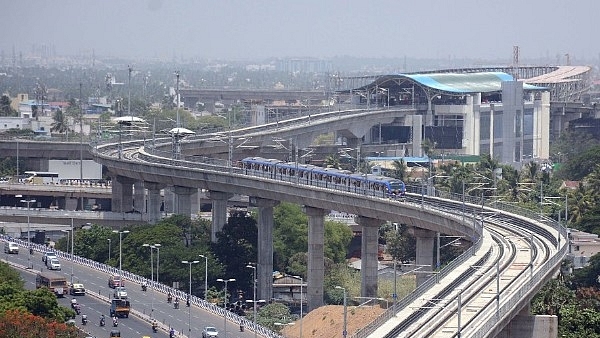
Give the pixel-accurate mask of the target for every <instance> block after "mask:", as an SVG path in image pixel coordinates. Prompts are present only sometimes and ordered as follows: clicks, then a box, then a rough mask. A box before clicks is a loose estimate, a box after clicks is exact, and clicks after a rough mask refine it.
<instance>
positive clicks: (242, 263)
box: [212, 212, 258, 290]
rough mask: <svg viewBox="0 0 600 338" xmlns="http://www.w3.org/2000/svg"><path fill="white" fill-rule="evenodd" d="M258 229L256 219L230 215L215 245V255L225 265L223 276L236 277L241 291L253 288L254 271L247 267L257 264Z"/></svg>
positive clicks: (241, 214) (236, 285)
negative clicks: (249, 264) (253, 263)
mask: <svg viewBox="0 0 600 338" xmlns="http://www.w3.org/2000/svg"><path fill="white" fill-rule="evenodd" d="M257 241H258V228H257V226H256V219H254V218H253V217H251V216H250V215H248V214H246V212H238V213H232V214H230V216H229V218H228V220H227V223H226V224H225V225H224V226H223V229H222V230H221V231H220V232H218V233H217V243H213V246H212V248H213V253H214V254H215V256H216V257H217V258H218V259H219V260H220V261H221V262H224V263H225V268H224V271H223V274H224V275H223V276H220V277H219V278H232V277H231V276H236V277H235V278H236V279H237V280H236V282H235V287H237V288H238V289H240V290H249V289H251V288H252V271H250V269H248V268H247V267H246V265H248V263H252V262H256V257H257V249H256V243H257Z"/></svg>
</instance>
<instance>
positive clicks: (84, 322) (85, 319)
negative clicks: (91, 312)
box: [81, 315, 88, 325]
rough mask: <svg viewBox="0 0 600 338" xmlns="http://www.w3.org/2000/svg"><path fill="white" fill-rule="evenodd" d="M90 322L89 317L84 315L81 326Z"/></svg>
mask: <svg viewBox="0 0 600 338" xmlns="http://www.w3.org/2000/svg"><path fill="white" fill-rule="evenodd" d="M87 322H88V319H87V316H86V315H83V316H81V325H86V324H87Z"/></svg>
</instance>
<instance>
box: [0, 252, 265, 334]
mask: <svg viewBox="0 0 600 338" xmlns="http://www.w3.org/2000/svg"><path fill="white" fill-rule="evenodd" d="M28 256H29V255H28V254H27V252H26V250H21V251H20V253H19V254H18V255H8V254H5V253H2V259H3V260H4V261H8V262H11V263H13V264H17V265H20V266H23V267H25V266H28V264H29V266H30V267H31V266H33V269H28V270H21V271H23V272H22V275H23V276H24V277H25V280H26V285H27V287H28V288H35V273H37V272H38V271H40V270H46V267H45V266H44V263H43V262H42V260H41V257H42V255H41V253H40V252H35V254H34V255H33V256H31V257H28ZM28 258H31V259H30V260H28ZM61 265H62V270H61V271H58V273H60V274H63V275H65V276H66V277H67V280H68V281H70V280H71V271H73V281H74V282H81V283H83V284H84V286H85V288H86V290H87V291H88V294H87V295H86V296H77V297H74V298H76V299H77V300H78V302H79V303H81V304H82V314H86V315H87V316H88V319H89V321H90V322H89V323H88V324H87V325H86V326H84V327H82V325H81V316H77V318H76V324H77V326H79V327H82V329H83V330H85V331H86V332H89V333H90V334H91V335H92V336H95V337H108V336H109V332H110V330H111V329H113V327H112V325H111V324H112V322H111V320H110V318H109V308H110V306H109V303H108V301H107V299H108V297H112V295H113V289H111V288H109V287H108V283H107V282H108V277H109V275H108V274H106V273H104V272H101V271H99V270H97V269H93V268H90V267H86V266H83V265H80V264H74V265H73V264H72V263H71V262H70V261H69V260H67V259H61ZM125 287H126V288H127V293H128V298H129V299H130V301H131V307H132V315H130V316H129V318H121V319H119V326H118V329H119V330H120V331H121V335H122V336H123V337H143V336H149V337H153V338H154V337H168V332H167V329H168V328H169V327H173V328H174V329H175V330H176V331H177V333H178V334H179V335H178V337H183V336H187V337H201V332H202V329H203V328H204V327H205V326H215V327H216V328H217V329H218V330H219V333H220V334H219V337H228V338H250V337H254V333H253V332H250V331H249V330H245V332H240V331H239V324H237V323H232V322H230V321H227V336H225V335H223V332H224V324H225V320H224V318H223V317H222V316H217V315H215V314H212V313H210V312H207V311H202V310H200V309H199V308H198V307H196V306H192V307H191V308H188V307H186V306H185V301H183V302H181V303H180V308H179V309H174V308H173V305H172V304H167V302H166V295H165V294H163V293H161V292H157V291H153V290H151V289H150V288H148V291H146V292H143V291H142V290H141V286H140V285H139V284H135V283H133V282H131V281H128V280H126V281H125ZM71 298H73V296H68V297H65V298H59V302H60V303H61V304H62V305H64V306H67V307H69V306H70V299H71ZM190 310H191V311H190ZM133 312H139V313H140V315H139V316H138V315H135V314H133ZM102 314H104V315H105V317H106V324H107V325H106V326H104V327H100V326H99V319H100V316H101V315H102ZM151 317H152V318H155V319H157V321H158V322H159V323H160V325H161V327H162V329H161V330H160V331H159V332H158V333H153V332H152V328H151V325H150V322H149V319H150V318H151ZM190 330H191V331H190Z"/></svg>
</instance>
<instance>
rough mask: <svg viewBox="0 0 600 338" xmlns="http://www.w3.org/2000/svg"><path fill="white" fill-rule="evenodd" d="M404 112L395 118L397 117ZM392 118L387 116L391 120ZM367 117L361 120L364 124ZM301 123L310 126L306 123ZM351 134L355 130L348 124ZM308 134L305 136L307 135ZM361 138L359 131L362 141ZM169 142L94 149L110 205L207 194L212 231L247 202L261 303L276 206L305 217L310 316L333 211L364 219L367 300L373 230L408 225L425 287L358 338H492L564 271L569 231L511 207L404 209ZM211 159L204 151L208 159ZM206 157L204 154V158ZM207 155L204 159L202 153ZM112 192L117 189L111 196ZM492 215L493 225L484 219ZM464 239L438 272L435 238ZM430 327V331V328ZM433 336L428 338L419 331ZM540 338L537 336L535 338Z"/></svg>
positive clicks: (372, 292) (272, 131)
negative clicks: (176, 148) (142, 191)
mask: <svg viewBox="0 0 600 338" xmlns="http://www.w3.org/2000/svg"><path fill="white" fill-rule="evenodd" d="M398 113H400V114H401V112H396V114H398ZM360 114H361V112H353V113H349V112H348V113H345V114H342V113H340V114H337V113H335V112H334V113H331V114H329V115H327V116H322V117H320V118H319V120H320V122H319V124H323V125H322V126H320V128H323V129H324V130H325V129H327V128H329V129H331V130H333V129H335V128H336V127H337V126H340V125H343V124H344V123H346V122H347V121H344V120H345V119H355V118H357V116H359V115H360ZM390 117H391V116H390ZM363 118H364V117H363ZM304 122H305V121H304ZM313 125H314V121H313V122H311V123H310V124H308V123H303V121H292V122H289V124H288V125H285V126H281V125H268V126H262V127H258V128H254V129H246V130H239V131H237V130H236V131H235V132H231V133H229V134H225V135H222V134H221V135H216V136H217V137H229V138H230V140H231V138H232V137H234V135H235V137H249V136H250V135H251V137H252V138H253V140H254V141H255V142H257V143H263V142H266V140H268V139H269V138H271V137H282V138H285V137H289V136H290V135H292V136H291V137H294V135H295V136H297V137H298V138H300V137H301V135H307V134H310V133H311V132H313V130H311V128H312V127H313ZM348 126H349V127H348V128H349V129H352V128H354V126H352V125H351V123H348ZM303 132H304V133H303ZM358 132H359V131H357V133H358ZM214 137H215V135H206V136H201V137H198V138H195V139H188V140H186V141H185V143H184V144H182V149H183V150H185V151H187V150H190V151H192V150H193V149H196V150H197V149H198V148H204V147H203V146H199V145H202V144H205V145H208V143H207V142H208V139H209V138H214ZM169 147H171V145H170V143H163V144H159V145H155V146H154V147H151V148H148V147H145V146H144V141H127V142H124V143H122V144H121V143H109V144H103V145H98V146H97V147H96V148H94V149H93V154H94V158H95V160H96V161H98V162H99V163H102V164H103V165H106V166H107V167H108V168H109V170H110V171H111V172H113V173H115V177H114V178H113V200H114V199H115V198H117V199H122V203H121V204H127V203H129V202H127V201H126V200H127V199H130V198H131V186H132V185H133V184H134V182H136V181H143V182H144V186H145V187H147V189H148V194H149V195H148V201H149V212H152V209H153V208H156V205H157V204H156V200H157V198H156V196H157V193H158V191H159V190H160V189H161V188H163V187H166V186H173V187H174V190H175V192H176V195H177V210H176V212H177V213H181V214H189V212H190V210H189V195H190V194H191V193H193V191H194V190H197V189H204V190H207V191H208V192H209V195H210V196H211V198H212V199H213V218H212V219H213V229H212V232H213V233H214V232H215V231H218V230H219V229H220V227H222V225H223V224H224V221H225V218H224V217H223V213H224V212H225V210H226V209H225V207H224V206H225V205H226V203H224V201H226V200H227V199H228V198H230V197H231V196H232V195H233V194H243V195H247V196H249V197H250V201H251V202H252V203H254V205H256V206H257V207H258V210H259V214H258V215H259V220H258V224H259V236H258V237H259V243H258V252H259V253H260V254H259V257H258V269H257V270H258V275H257V277H258V284H259V298H260V297H262V298H263V299H264V297H268V295H269V292H270V291H271V290H270V287H271V281H270V277H271V273H272V264H273V263H272V243H271V242H272V226H273V215H272V211H273V207H274V206H275V205H276V204H277V203H278V201H288V202H291V203H296V204H300V205H303V206H304V208H305V211H306V213H307V215H308V216H309V248H308V251H309V262H308V278H307V284H308V287H307V300H308V305H309V308H311V309H313V308H316V307H319V306H320V305H322V304H323V258H324V257H323V218H324V216H325V214H326V213H327V212H326V211H328V210H337V211H340V212H346V213H350V214H355V215H358V217H357V218H356V221H357V223H358V224H359V225H360V226H361V227H362V229H363V243H362V252H363V262H362V269H361V274H362V275H361V282H362V285H361V296H363V297H374V296H376V292H377V271H376V267H377V229H378V227H379V225H380V224H382V223H383V222H385V221H392V222H398V223H403V224H407V225H409V226H412V227H413V228H414V231H415V236H416V238H417V264H418V265H429V266H431V268H430V269H427V270H428V271H431V275H429V276H426V277H429V278H421V279H420V280H419V287H418V288H417V290H416V291H415V292H414V293H413V294H411V295H410V296H409V297H407V298H406V299H404V300H401V301H400V302H398V303H396V304H395V305H394V306H393V307H391V308H390V309H389V310H388V311H387V312H386V313H385V314H384V315H383V316H382V317H380V318H378V319H377V320H376V321H375V322H374V323H372V324H371V325H370V326H368V327H366V328H364V329H363V330H361V331H360V332H358V333H356V334H355V335H354V336H355V337H382V336H386V337H387V336H389V337H396V336H406V337H409V336H410V337H424V336H448V337H458V336H460V337H494V336H496V335H498V334H500V333H501V332H502V330H503V329H504V328H505V327H506V326H507V325H509V323H510V322H511V321H512V322H517V321H518V320H515V318H517V319H518V318H519V313H520V312H521V310H523V309H526V308H527V306H528V304H529V301H530V300H531V298H532V297H533V296H534V295H535V292H536V291H537V290H538V289H539V288H541V286H543V284H544V283H545V281H546V280H548V279H549V278H551V276H552V275H553V273H554V272H555V271H556V270H557V269H558V268H559V266H560V262H561V260H562V258H563V257H564V255H565V254H566V249H567V245H566V244H567V237H566V232H565V230H564V229H563V228H561V227H560V226H559V225H558V224H556V223H554V222H553V221H550V220H546V219H540V218H539V215H535V214H527V212H526V211H519V210H517V209H514V208H511V207H510V206H507V205H502V204H499V203H495V204H492V205H489V204H484V205H481V204H480V203H478V202H479V201H465V199H464V197H456V196H439V197H435V196H424V195H421V194H422V191H421V194H419V193H415V192H413V193H412V194H410V193H409V197H408V198H407V200H406V201H398V200H390V199H387V198H381V197H377V196H372V195H364V194H361V193H357V192H349V191H340V190H335V189H332V188H329V187H327V186H323V185H308V184H301V183H300V182H299V181H297V180H295V179H287V180H285V179H282V178H280V179H273V178H269V177H263V176H254V175H251V174H249V173H248V172H246V171H244V170H243V169H241V168H236V167H233V166H231V161H229V160H227V161H225V160H219V159H214V158H209V157H204V156H203V155H200V153H193V154H192V155H189V154H186V153H185V151H183V153H182V154H176V153H172V152H171V151H169V149H170V148H169ZM203 151H205V150H203ZM202 154H204V153H202ZM206 155H208V154H206ZM115 188H116V189H115ZM486 213H490V215H493V216H492V217H490V216H487V217H484V215H485V214H486ZM436 232H439V233H444V234H449V235H457V236H464V237H467V238H470V239H471V241H472V246H471V248H470V249H469V250H468V251H467V252H466V253H465V254H463V255H462V256H461V257H459V258H458V259H457V260H456V261H454V262H452V263H451V264H450V265H448V266H446V267H445V268H444V269H441V270H439V271H433V268H434V267H433V262H432V261H433V257H432V256H433V254H432V253H433V248H434V237H435V233H436ZM425 324H427V325H425ZM423 330H427V331H423ZM531 334H532V335H535V334H536V333H533V332H532V333H531Z"/></svg>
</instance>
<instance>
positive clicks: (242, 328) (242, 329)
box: [240, 324, 244, 332]
mask: <svg viewBox="0 0 600 338" xmlns="http://www.w3.org/2000/svg"><path fill="white" fill-rule="evenodd" d="M240 332H244V325H242V324H240Z"/></svg>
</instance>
